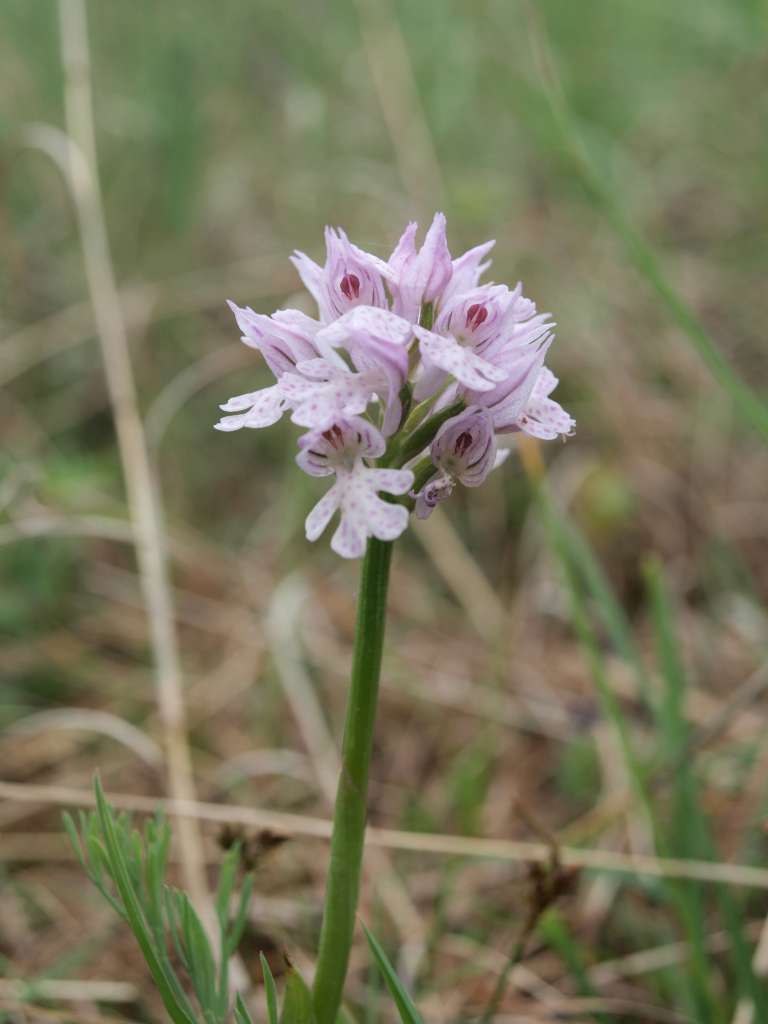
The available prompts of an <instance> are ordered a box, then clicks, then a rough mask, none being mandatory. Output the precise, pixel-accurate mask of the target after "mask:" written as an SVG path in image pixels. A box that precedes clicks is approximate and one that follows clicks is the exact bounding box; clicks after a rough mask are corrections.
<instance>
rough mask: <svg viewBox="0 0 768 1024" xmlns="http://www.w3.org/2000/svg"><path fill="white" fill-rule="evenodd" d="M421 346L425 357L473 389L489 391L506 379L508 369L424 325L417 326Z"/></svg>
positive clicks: (415, 329) (416, 330)
mask: <svg viewBox="0 0 768 1024" xmlns="http://www.w3.org/2000/svg"><path fill="white" fill-rule="evenodd" d="M414 331H415V333H416V335H417V336H418V338H419V348H420V350H421V354H422V356H423V357H424V358H425V359H428V360H429V361H430V362H431V363H432V364H433V365H434V366H438V367H440V369H441V370H445V372H446V373H450V374H451V375H452V376H453V377H455V378H456V380H458V381H461V383H462V384H463V385H464V386H465V387H468V388H472V389H473V390H474V391H490V390H492V389H493V388H494V387H495V385H496V384H498V383H500V382H501V381H503V380H505V379H506V377H507V371H506V370H502V369H500V368H499V367H498V366H494V365H493V364H492V363H489V362H487V361H486V360H485V359H481V358H480V356H477V355H475V353H474V352H473V351H472V349H470V348H462V346H461V345H459V344H458V342H457V341H455V340H454V339H453V338H444V337H442V336H441V335H439V334H433V333H432V331H427V330H424V328H423V327H415V328H414Z"/></svg>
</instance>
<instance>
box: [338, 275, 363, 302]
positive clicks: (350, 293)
mask: <svg viewBox="0 0 768 1024" xmlns="http://www.w3.org/2000/svg"><path fill="white" fill-rule="evenodd" d="M339 288H340V289H341V293H342V295H344V296H345V297H346V298H348V299H349V300H350V301H352V299H356V298H358V296H359V295H360V278H359V277H358V276H357V274H345V275H344V277H342V279H341V281H340V282H339Z"/></svg>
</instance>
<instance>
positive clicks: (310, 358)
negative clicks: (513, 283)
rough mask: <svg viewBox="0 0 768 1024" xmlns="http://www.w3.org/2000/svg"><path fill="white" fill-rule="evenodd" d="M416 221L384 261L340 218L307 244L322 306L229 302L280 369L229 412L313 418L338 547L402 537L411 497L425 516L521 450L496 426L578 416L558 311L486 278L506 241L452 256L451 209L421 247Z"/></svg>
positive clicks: (307, 277)
mask: <svg viewBox="0 0 768 1024" xmlns="http://www.w3.org/2000/svg"><path fill="white" fill-rule="evenodd" d="M416 231H417V225H416V224H415V223H411V224H409V225H408V227H407V228H406V229H405V232H404V233H403V236H402V238H401V239H400V241H399V242H398V243H397V246H396V247H395V250H394V252H393V253H392V255H391V256H390V257H389V259H388V260H387V261H384V260H381V259H379V258H378V257H377V256H373V255H371V254H370V253H368V252H364V251H363V250H362V249H359V248H358V247H357V246H356V245H353V244H352V242H350V241H349V239H348V238H347V236H346V235H345V233H344V232H343V231H341V230H340V229H339V230H333V229H331V228H327V229H326V232H325V242H326V250H327V252H326V260H325V265H324V266H322V267H321V266H319V265H318V264H317V263H315V262H313V260H311V259H310V258H309V257H308V256H306V255H305V254H304V253H301V252H297V253H295V254H294V256H293V257H292V261H293V263H294V265H295V267H296V269H297V271H298V273H299V276H300V277H301V280H302V281H303V283H304V284H305V286H306V287H307V289H308V290H309V291H310V293H311V294H312V297H313V298H314V300H315V302H316V303H317V308H318V317H317V319H313V318H311V317H309V316H306V315H305V314H304V313H301V312H299V311H298V310H293V309H282V310H278V311H277V312H276V313H274V314H273V315H272V316H264V315H261V314H259V313H255V312H254V311H253V310H252V309H250V308H248V307H246V308H244V309H243V308H240V307H239V306H236V305H235V304H234V303H230V306H231V308H232V311H233V313H234V314H235V318H236V320H237V323H238V326H239V328H240V330H241V332H242V336H243V341H244V342H245V343H246V345H250V346H251V347H252V348H255V349H258V350H259V351H260V352H261V354H262V355H263V357H264V359H265V361H266V363H267V365H268V366H269V368H270V370H271V371H272V373H273V374H274V376H275V383H274V384H273V385H272V386H271V387H267V388H263V389H262V390H260V391H253V392H250V393H249V394H245V395H238V396H237V397H236V398H231V399H230V400H229V401H228V402H227V403H226V404H225V405H223V406H222V407H221V408H222V409H223V411H224V412H225V413H227V414H228V415H226V416H224V417H222V419H221V420H220V421H219V422H218V423H217V424H216V427H217V429H219V430H225V431H229V430H239V429H240V428H241V427H267V426H270V424H272V423H276V422H277V421H278V420H279V419H280V418H281V417H282V416H283V414H284V413H289V414H290V418H291V420H292V421H293V422H294V423H296V424H297V425H298V426H300V427H303V428H305V430H306V433H305V434H304V435H303V436H302V437H301V438H300V439H299V454H298V455H297V457H296V461H297V462H298V464H299V466H300V467H301V468H302V469H303V470H304V471H305V472H306V473H310V474H312V475H313V476H335V482H334V484H333V485H332V487H331V489H330V490H329V491H328V492H327V494H326V495H325V496H324V497H323V498H322V499H321V500H320V501H319V502H318V504H317V505H316V506H315V508H314V509H313V510H312V511H311V512H310V514H309V515H308V517H307V520H306V533H307V537H308V539H309V540H316V539H317V538H318V537H319V536H320V534H321V533H322V532H323V531H324V529H325V528H326V526H327V525H328V523H329V522H330V520H331V519H332V517H333V515H334V513H335V512H336V511H339V513H340V521H339V525H338V527H337V529H336V531H335V533H334V535H333V539H332V540H331V547H332V548H333V549H334V551H336V552H337V553H338V554H339V555H342V556H343V557H345V558H358V557H359V556H360V555H362V554H363V552H364V550H365V546H366V542H367V539H368V537H371V536H373V537H378V538H379V539H381V540H393V539H394V538H395V537H398V536H399V535H400V534H401V533H402V532H403V530H404V529H405V528H406V526H407V523H408V516H409V511H410V510H411V509H414V510H415V513H416V515H417V516H419V517H421V518H424V517H426V516H428V515H429V514H430V512H431V511H432V509H434V508H435V506H436V505H437V504H438V503H440V502H442V501H445V500H446V499H447V498H448V497H449V496H450V494H451V493H452V491H453V490H454V488H455V486H456V484H463V485H464V486H465V487H478V486H479V485H480V484H481V483H483V481H484V480H485V479H486V477H487V476H488V474H489V473H490V472H491V470H493V469H494V468H495V467H496V466H498V465H500V463H501V462H502V461H503V459H504V457H505V456H506V455H507V454H508V449H506V448H499V447H498V438H499V435H502V434H510V433H513V432H515V431H524V432H526V433H528V434H531V435H532V436H534V437H538V438H543V439H551V438H556V437H558V436H560V435H568V434H570V433H571V432H572V430H573V426H574V422H573V420H572V419H571V417H570V416H569V415H568V414H567V413H566V412H565V411H564V410H563V409H562V408H561V407H560V406H559V405H558V404H557V402H555V401H553V400H552V398H551V397H550V395H551V393H552V391H553V390H554V388H555V386H556V385H557V378H556V377H555V376H554V375H553V374H552V372H551V371H550V370H549V369H547V367H546V366H545V365H544V359H545V356H546V354H547V351H548V350H549V347H550V345H551V343H552V340H553V337H554V335H553V333H552V328H553V327H554V324H553V323H552V322H551V320H550V318H549V315H548V314H546V313H537V311H536V307H535V305H534V304H533V302H531V300H530V299H527V298H525V296H524V295H523V294H522V288H521V285H519V284H518V285H517V287H516V288H514V289H513V290H510V289H509V288H507V287H506V286H505V285H496V284H481V283H480V278H481V277H482V275H483V273H484V272H485V271H486V270H487V269H488V267H489V265H490V261H486V257H487V255H488V253H489V251H490V249H491V248H492V246H493V242H486V243H485V244H484V245H479V246H476V247H475V248H474V249H470V250H469V251H468V252H465V253H464V254H463V255H462V256H459V257H458V259H452V258H451V254H450V252H449V251H448V245H447V242H446V225H445V217H444V216H443V215H442V214H441V213H438V214H436V215H435V218H434V220H433V221H432V225H431V227H430V228H429V231H428V232H427V234H426V237H425V239H424V243H423V244H422V246H421V248H417V245H416ZM380 494H386V495H389V496H390V498H389V499H383V498H381V497H380V496H379V495H380ZM393 496H399V500H397V499H396V498H395V497H393Z"/></svg>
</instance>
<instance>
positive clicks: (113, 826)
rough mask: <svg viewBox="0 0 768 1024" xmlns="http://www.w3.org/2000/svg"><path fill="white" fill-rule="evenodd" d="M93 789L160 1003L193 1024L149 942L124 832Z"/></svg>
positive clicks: (178, 1022)
mask: <svg viewBox="0 0 768 1024" xmlns="http://www.w3.org/2000/svg"><path fill="white" fill-rule="evenodd" d="M95 789H96V807H97V815H98V820H99V824H100V825H101V830H102V833H103V836H104V841H105V844H106V854H107V857H108V859H109V868H110V874H111V876H112V878H113V880H114V882H115V885H116V886H117V890H118V892H119V893H120V897H121V899H122V901H123V905H124V906H125V913H126V917H127V918H128V923H129V924H130V926H131V931H132V932H133V934H134V936H135V938H136V941H137V942H138V944H139V946H140V947H141V952H142V954H143V956H144V959H145V961H146V963H147V966H148V967H149V969H150V971H151V972H152V977H153V979H154V981H155V984H156V985H157V988H158V991H159V992H160V996H161V998H162V1000H163V1004H164V1005H165V1008H166V1010H167V1011H168V1013H169V1015H170V1017H171V1019H172V1020H173V1021H174V1024H196V1022H195V1015H194V1013H193V1011H192V1007H191V1006H190V1005H189V1001H188V1000H186V999H185V998H184V996H183V993H182V992H181V990H180V987H179V985H178V981H177V979H176V978H175V977H174V976H173V973H172V971H171V969H170V965H169V963H168V961H167V958H165V956H164V951H163V952H162V953H161V954H160V955H158V953H159V951H158V950H157V949H156V948H155V946H154V943H153V942H152V936H151V935H150V932H149V929H148V928H147V925H146V922H145V920H144V915H143V913H142V910H141V904H140V903H139V900H138V898H137V895H136V890H135V889H134V887H133V885H132V882H131V875H130V868H129V866H128V863H127V861H126V857H125V852H124V850H123V848H122V846H121V839H124V834H123V833H121V831H120V830H119V828H118V823H117V822H116V821H115V817H114V815H113V813H112V808H111V807H110V806H109V804H108V803H107V800H106V798H105V796H104V791H103V789H102V788H101V783H100V781H99V779H98V778H97V779H96V782H95Z"/></svg>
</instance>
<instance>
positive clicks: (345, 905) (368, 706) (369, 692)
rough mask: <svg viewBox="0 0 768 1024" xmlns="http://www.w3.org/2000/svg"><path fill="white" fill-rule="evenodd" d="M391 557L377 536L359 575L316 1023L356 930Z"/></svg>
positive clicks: (330, 1016) (340, 978)
mask: <svg viewBox="0 0 768 1024" xmlns="http://www.w3.org/2000/svg"><path fill="white" fill-rule="evenodd" d="M391 560H392V542H391V541H380V540H377V539H376V538H375V537H371V538H370V539H369V541H368V546H367V549H366V552H365V557H364V559H363V564H362V571H361V576H360V593H359V597H358V605H357V625H356V628H355V650H354V656H353V662H352V679H351V685H350V691H349V698H348V701H347V715H346V722H345V725H344V740H343V745H342V753H341V774H340V776H339V784H338V789H337V792H336V805H335V809H334V815H333V835H332V838H331V860H330V867H329V870H328V882H327V886H326V894H325V907H324V911H323V923H322V928H321V932H320V950H319V954H318V960H317V971H316V973H315V983H314V988H313V1003H314V1011H315V1018H316V1022H317V1024H335V1021H336V1016H337V1014H338V1012H339V1007H340V1005H341V998H342V992H343V989H344V979H345V977H346V974H347V965H348V963H349V953H350V949H351V946H352V936H353V933H354V928H355V914H356V911H357V899H358V893H359V890H360V869H361V864H362V859H363V842H364V838H365V825H366V818H367V813H368V810H367V794H368V774H369V769H370V763H371V749H372V745H373V730H374V724H375V720H376V705H377V700H378V692H379V675H380V671H381V655H382V650H383V646H384V627H385V622H386V604H387V589H388V585H389V567H390V563H391Z"/></svg>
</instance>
